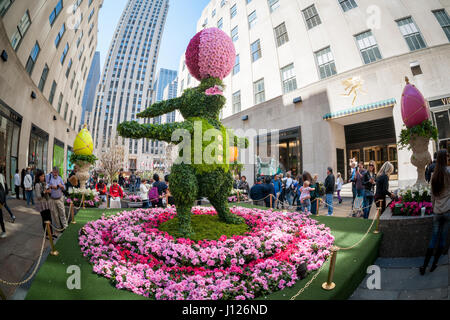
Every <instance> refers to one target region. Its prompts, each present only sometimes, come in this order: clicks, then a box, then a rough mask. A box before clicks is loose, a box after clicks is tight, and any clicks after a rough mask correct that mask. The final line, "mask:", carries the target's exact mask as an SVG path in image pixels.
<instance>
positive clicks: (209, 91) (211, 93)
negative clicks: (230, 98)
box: [205, 86, 223, 96]
mask: <svg viewBox="0 0 450 320" xmlns="http://www.w3.org/2000/svg"><path fill="white" fill-rule="evenodd" d="M205 94H206V95H207V96H219V95H220V96H221V95H223V91H222V88H220V87H219V86H214V87H212V88H209V89H207V90H206V91H205Z"/></svg>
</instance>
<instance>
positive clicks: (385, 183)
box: [375, 174, 391, 199]
mask: <svg viewBox="0 0 450 320" xmlns="http://www.w3.org/2000/svg"><path fill="white" fill-rule="evenodd" d="M390 196H391V193H390V192H389V177H388V176H387V175H385V174H383V175H381V176H378V177H377V192H376V194H375V197H376V198H378V199H385V198H386V197H390Z"/></svg>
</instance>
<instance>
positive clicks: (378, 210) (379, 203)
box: [373, 201, 382, 234]
mask: <svg viewBox="0 0 450 320" xmlns="http://www.w3.org/2000/svg"><path fill="white" fill-rule="evenodd" d="M381 202H382V201H379V202H378V207H377V218H376V219H377V226H376V228H375V231H374V232H373V233H374V234H379V233H380V218H381Z"/></svg>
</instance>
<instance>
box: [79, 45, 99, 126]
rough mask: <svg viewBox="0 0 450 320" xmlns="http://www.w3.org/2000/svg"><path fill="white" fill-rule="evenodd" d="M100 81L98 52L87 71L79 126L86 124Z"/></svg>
mask: <svg viewBox="0 0 450 320" xmlns="http://www.w3.org/2000/svg"><path fill="white" fill-rule="evenodd" d="M99 81H100V52H98V51H97V52H96V53H95V55H94V59H93V60H92V65H91V70H90V71H89V75H88V79H87V81H86V87H85V88H84V95H83V103H82V105H81V106H82V107H83V113H82V114H81V125H83V124H85V123H87V125H88V126H89V125H90V124H89V123H88V122H89V120H90V115H91V112H92V107H93V105H94V101H95V93H96V92H97V85H98V83H99Z"/></svg>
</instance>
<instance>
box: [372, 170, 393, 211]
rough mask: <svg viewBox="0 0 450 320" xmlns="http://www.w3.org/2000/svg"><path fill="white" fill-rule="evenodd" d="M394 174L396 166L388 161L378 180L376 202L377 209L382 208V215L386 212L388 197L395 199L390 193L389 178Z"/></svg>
mask: <svg viewBox="0 0 450 320" xmlns="http://www.w3.org/2000/svg"><path fill="white" fill-rule="evenodd" d="M392 172H394V166H393V165H392V163H390V162H389V161H388V162H386V163H385V164H383V166H382V167H381V169H380V172H379V173H378V176H377V179H376V186H377V191H376V193H375V202H376V206H377V208H380V207H381V214H383V212H384V210H386V197H390V198H394V194H393V193H391V192H390V191H389V177H390V175H391V174H392Z"/></svg>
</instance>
